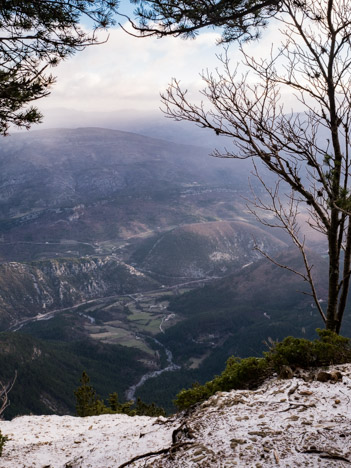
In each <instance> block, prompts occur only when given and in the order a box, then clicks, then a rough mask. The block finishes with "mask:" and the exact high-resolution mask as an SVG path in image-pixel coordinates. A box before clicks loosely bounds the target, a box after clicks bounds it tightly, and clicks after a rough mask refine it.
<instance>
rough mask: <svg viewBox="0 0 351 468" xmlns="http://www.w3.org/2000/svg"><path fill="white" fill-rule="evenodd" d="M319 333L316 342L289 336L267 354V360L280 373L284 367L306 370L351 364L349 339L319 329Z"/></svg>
mask: <svg viewBox="0 0 351 468" xmlns="http://www.w3.org/2000/svg"><path fill="white" fill-rule="evenodd" d="M317 333H318V336H319V338H318V339H316V340H314V341H309V340H305V339H303V338H294V337H292V336H288V337H287V338H285V339H284V340H283V341H282V342H281V343H276V344H275V345H274V346H273V348H272V349H271V350H270V351H269V352H268V353H265V358H266V359H267V360H268V361H269V363H270V364H271V366H272V367H273V369H274V370H276V371H278V372H279V370H280V369H281V368H282V366H284V365H288V366H290V367H291V368H292V369H296V368H297V367H300V368H303V369H306V368H308V367H320V366H329V365H332V364H344V363H346V362H351V346H350V340H349V339H348V338H345V337H343V336H340V335H337V334H336V333H334V332H332V331H330V330H320V329H317Z"/></svg>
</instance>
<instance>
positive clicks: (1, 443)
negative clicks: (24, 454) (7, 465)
mask: <svg viewBox="0 0 351 468" xmlns="http://www.w3.org/2000/svg"><path fill="white" fill-rule="evenodd" d="M8 440H9V438H8V437H7V436H5V435H2V432H1V431H0V457H1V456H2V451H3V449H4V445H5V444H6V442H7V441H8Z"/></svg>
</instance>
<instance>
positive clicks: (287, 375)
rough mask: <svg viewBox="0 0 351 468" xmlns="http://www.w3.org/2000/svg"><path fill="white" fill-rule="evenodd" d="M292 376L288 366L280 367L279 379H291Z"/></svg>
mask: <svg viewBox="0 0 351 468" xmlns="http://www.w3.org/2000/svg"><path fill="white" fill-rule="evenodd" d="M293 376H294V372H293V370H292V369H291V367H289V366H282V368H281V369H280V372H279V378H280V379H292V378H293Z"/></svg>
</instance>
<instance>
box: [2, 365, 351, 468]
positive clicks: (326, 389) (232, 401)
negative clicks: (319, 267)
mask: <svg viewBox="0 0 351 468" xmlns="http://www.w3.org/2000/svg"><path fill="white" fill-rule="evenodd" d="M328 372H329V373H330V376H333V375H334V376H336V377H335V378H333V380H331V381H327V382H321V381H319V377H318V372H315V373H307V374H306V375H305V376H295V377H294V378H292V379H290V380H280V379H277V378H274V379H272V380H270V381H268V382H266V383H264V384H263V385H262V387H260V388H259V389H258V390H255V391H249V390H236V391H231V392H229V393H225V392H222V393H217V394H216V395H214V396H213V397H211V398H210V399H209V400H208V401H205V402H204V403H202V404H200V405H197V406H196V407H195V408H193V409H191V410H190V411H187V412H185V413H180V414H177V415H175V416H172V417H170V418H168V419H165V418H158V419H156V418H148V417H133V418H132V417H129V416H125V415H104V416H92V417H87V418H83V419H82V418H73V417H69V416H63V417H59V416H25V417H21V418H16V419H14V420H13V421H1V423H0V429H1V431H2V432H3V434H6V435H8V436H9V437H10V441H9V442H7V444H6V445H5V448H4V453H3V457H2V458H1V466H2V467H3V468H12V467H13V466H18V467H22V468H29V467H31V466H44V465H45V466H50V467H52V468H59V467H60V468H61V467H62V466H76V467H80V468H88V467H91V466H94V468H106V467H107V466H113V467H116V468H123V467H126V466H130V467H135V468H136V467H144V466H152V467H153V468H205V467H209V466H210V467H213V468H224V467H228V468H229V467H233V466H239V467H244V466H245V467H246V466H247V467H249V466H250V467H251V466H255V467H256V468H263V467H264V468H273V467H276V466H282V467H292V466H294V467H298V466H301V467H308V466H310V467H318V468H344V467H345V468H346V467H348V466H349V465H350V463H351V443H350V437H349V428H350V425H351V419H350V412H349V399H350V395H351V367H350V365H343V366H336V367H334V368H330V369H328ZM133 459H134V460H135V461H134V462H133Z"/></svg>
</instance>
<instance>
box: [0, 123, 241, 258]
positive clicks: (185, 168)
mask: <svg viewBox="0 0 351 468" xmlns="http://www.w3.org/2000/svg"><path fill="white" fill-rule="evenodd" d="M208 152H209V150H206V149H204V148H200V147H195V146H186V145H181V144H176V143H172V142H167V141H164V140H157V139H152V138H148V137H145V136H141V135H137V134H133V133H129V132H121V131H117V130H107V129H99V128H81V129H71V130H68V129H57V130H42V131H37V132H30V133H26V134H15V135H13V136H11V137H9V138H6V140H3V141H2V142H1V146H0V260H1V258H3V259H4V260H18V261H21V260H28V259H31V260H32V259H36V258H38V257H40V256H45V257H46V258H47V257H49V256H50V255H51V256H54V255H55V252H59V253H60V255H62V254H63V253H67V251H71V252H75V255H78V256H79V255H84V254H85V253H94V252H95V253H99V251H100V250H101V248H103V247H104V246H103V245H101V243H103V242H106V241H113V242H112V243H113V245H112V246H110V251H111V248H112V247H113V246H115V247H118V246H119V245H120V244H119V243H118V240H121V239H127V238H130V237H133V236H137V235H141V234H147V233H149V232H150V231H155V230H156V231H157V230H160V229H161V230H164V229H168V228H169V226H177V225H180V224H185V223H194V222H202V221H206V220H208V218H209V217H212V219H218V217H224V218H230V217H232V216H233V215H234V214H235V213H236V212H237V208H236V206H242V205H243V202H242V201H241V200H240V199H239V195H240V193H242V191H246V190H247V188H246V186H247V184H246V181H243V176H242V173H241V172H240V170H238V166H237V165H235V164H232V161H221V160H218V159H216V158H211V157H209V156H208ZM99 249H100V250H99Z"/></svg>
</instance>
